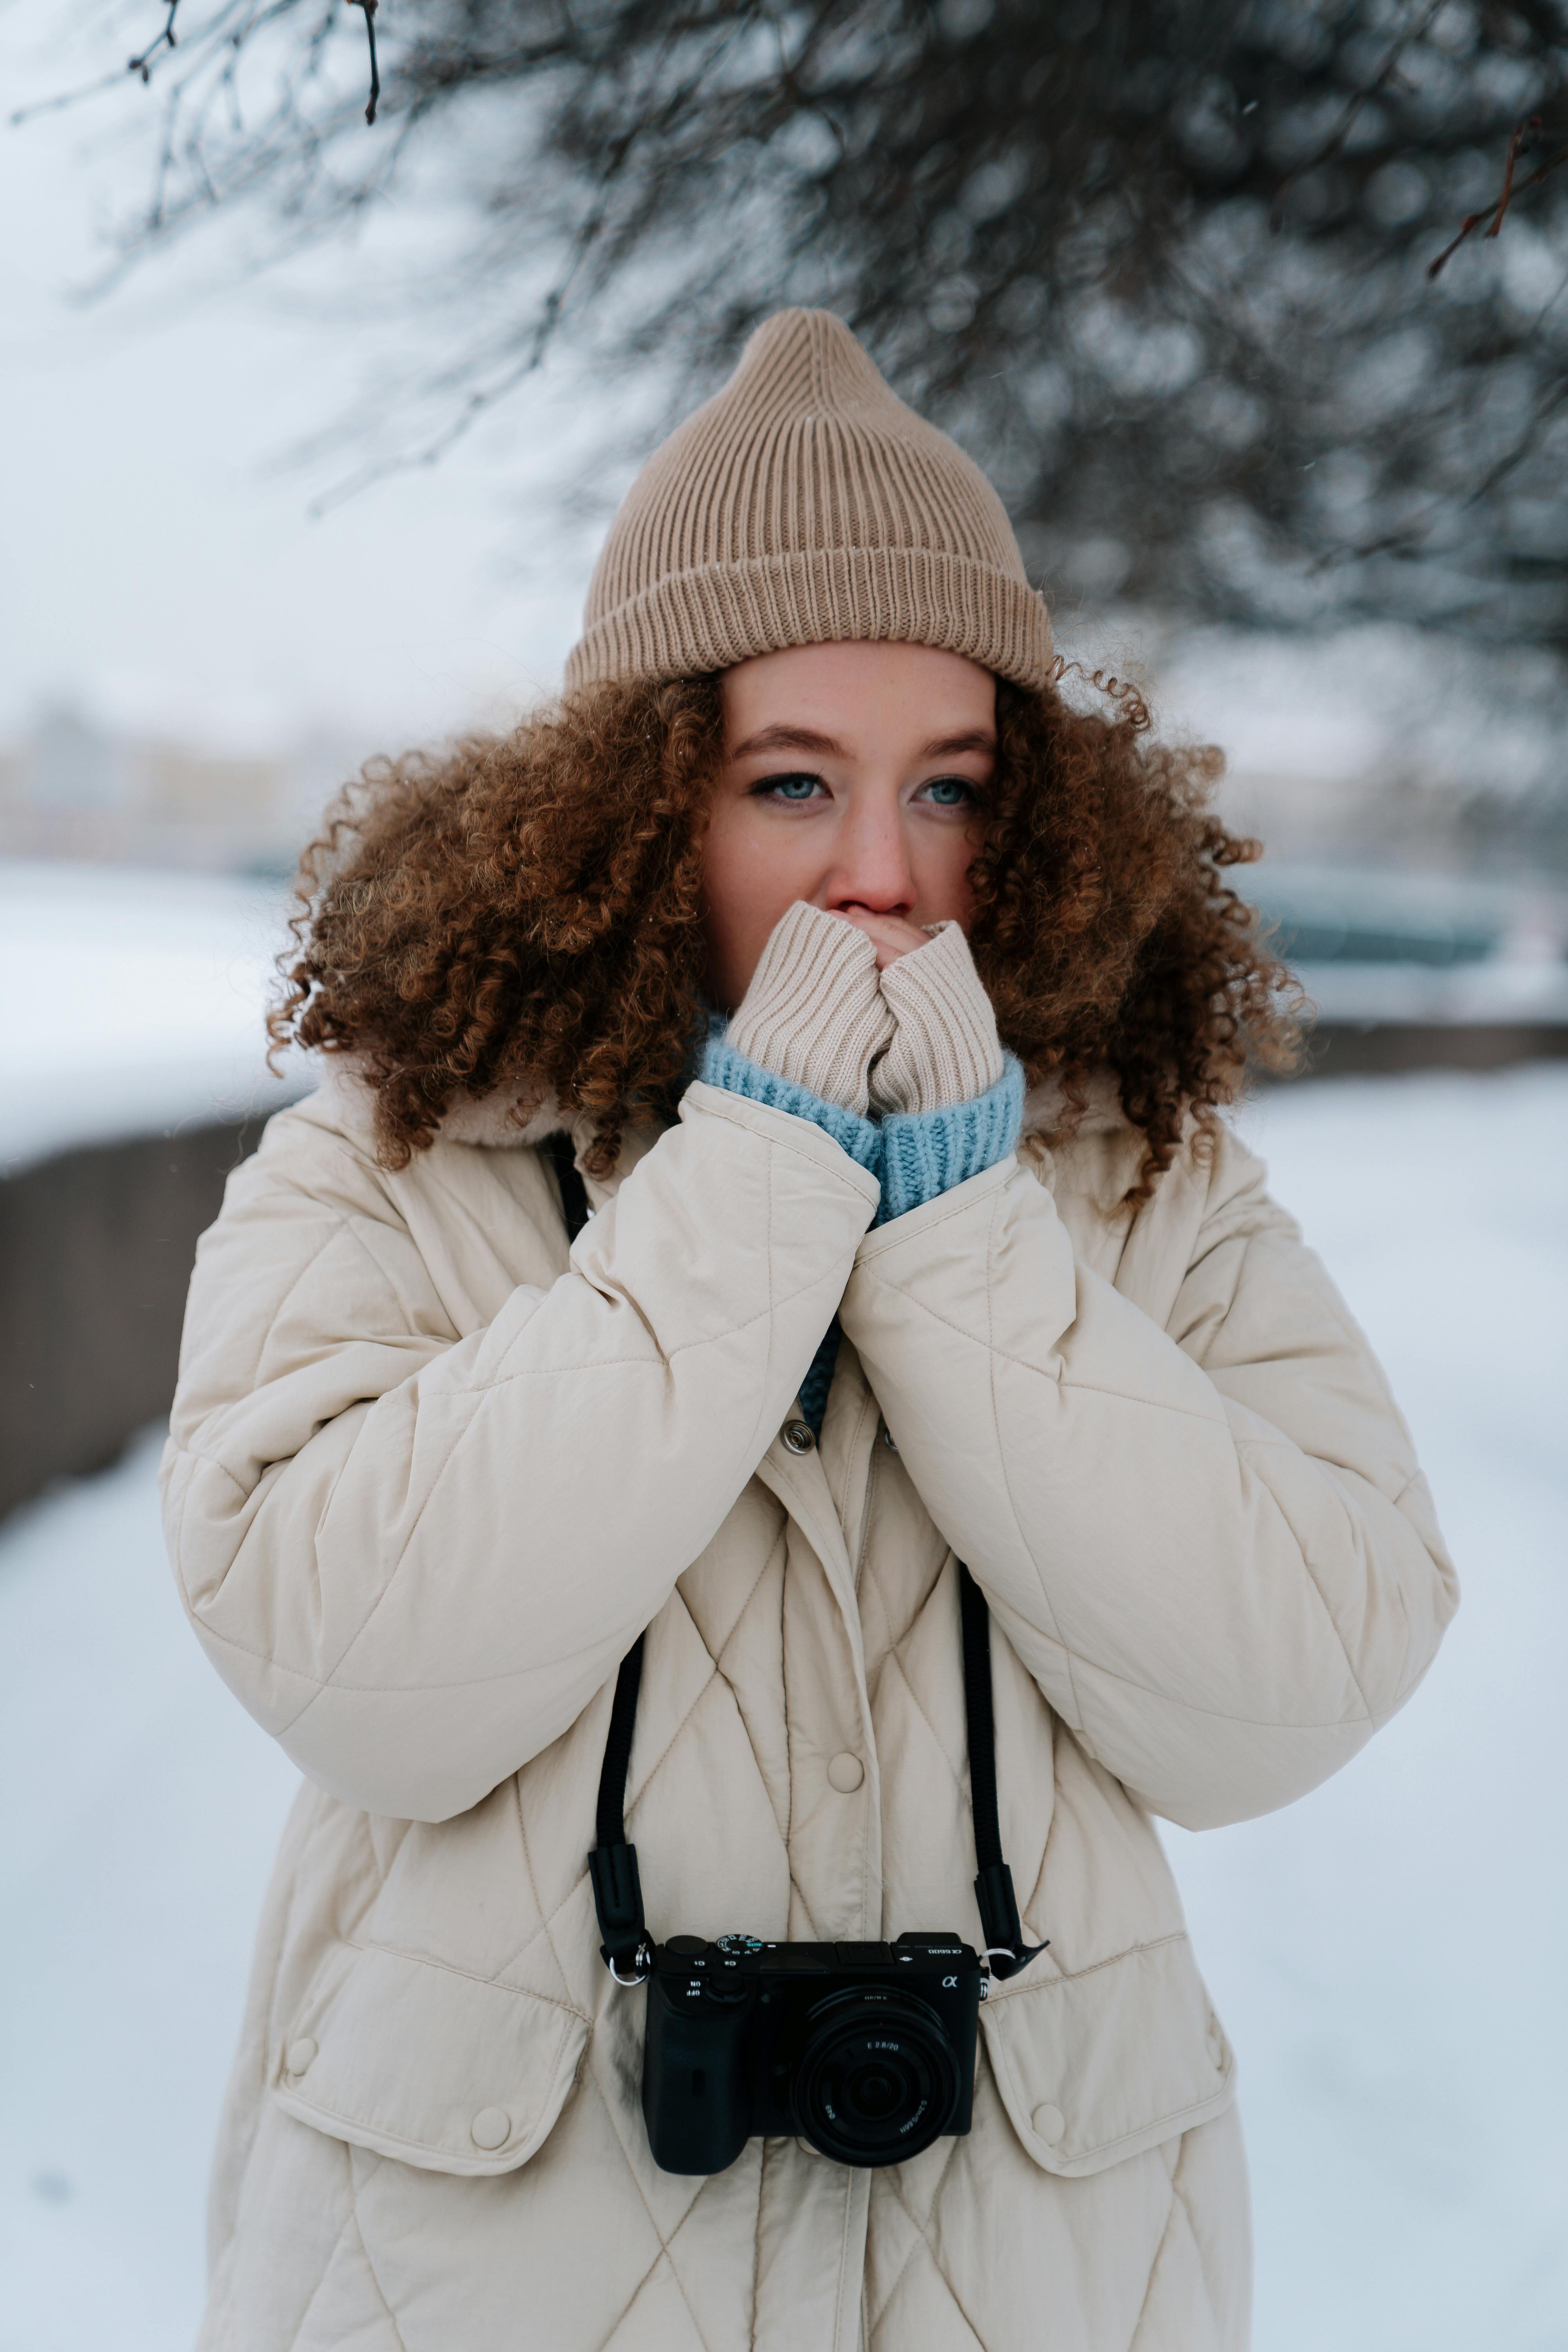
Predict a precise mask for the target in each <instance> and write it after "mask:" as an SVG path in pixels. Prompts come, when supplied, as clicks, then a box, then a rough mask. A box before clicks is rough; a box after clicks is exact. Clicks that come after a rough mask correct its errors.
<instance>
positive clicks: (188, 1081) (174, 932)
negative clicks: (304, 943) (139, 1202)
mask: <svg viewBox="0 0 1568 2352" xmlns="http://www.w3.org/2000/svg"><path fill="white" fill-rule="evenodd" d="M286 920H287V908H286V900H285V894H284V893H283V892H282V891H281V890H280V889H279V887H278V885H277V883H276V882H258V881H247V880H246V879H244V878H243V877H228V876H217V875H196V874H163V873H148V872H143V871H142V870H141V869H140V868H137V867H132V866H74V865H69V864H66V863H63V862H62V863H54V862H51V861H48V860H43V859H40V860H37V861H27V860H24V859H19V858H0V1003H4V1004H5V1008H6V1016H7V1017H6V1027H5V1042H4V1045H0V1175H11V1174H14V1173H15V1172H16V1170H17V1169H19V1168H22V1167H25V1166H26V1165H27V1164H28V1162H29V1161H32V1160H41V1159H45V1158H47V1157H48V1156H49V1155H50V1154H52V1153H54V1152H57V1151H63V1150H68V1149H69V1148H70V1147H71V1146H72V1145H74V1144H79V1143H99V1142H110V1141H113V1140H115V1139H119V1138H121V1137H125V1136H132V1135H154V1134H163V1133H167V1132H168V1131H169V1130H170V1129H174V1128H178V1127H182V1126H210V1125H214V1124H216V1123H218V1122H220V1121H228V1120H232V1119H238V1118H246V1117H247V1116H248V1115H251V1114H254V1115H257V1116H259V1117H264V1116H265V1115H266V1114H267V1113H268V1112H269V1111H272V1110H275V1109H277V1108H279V1105H280V1104H282V1103H284V1102H286V1101H288V1100H289V1098H290V1097H292V1096H293V1095H296V1094H298V1093H299V1092H300V1090H301V1081H300V1078H298V1077H297V1076H284V1077H281V1078H275V1077H273V1076H271V1075H270V1074H269V1073H268V1069H267V1066H266V1058H265V1055H266V1038H265V1035H264V1034H263V1029H262V1021H263V1016H264V1013H265V1008H266V1002H267V995H268V988H269V986H270V984H271V982H272V978H273V969H272V959H273V957H274V956H275V955H276V954H277V952H278V950H279V948H280V947H281V946H282V945H283V944H284V941H285V940H286V938H287V929H286Z"/></svg>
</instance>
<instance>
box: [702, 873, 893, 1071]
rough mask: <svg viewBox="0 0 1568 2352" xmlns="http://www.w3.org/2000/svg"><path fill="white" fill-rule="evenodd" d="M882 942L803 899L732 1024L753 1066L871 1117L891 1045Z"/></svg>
mask: <svg viewBox="0 0 1568 2352" xmlns="http://www.w3.org/2000/svg"><path fill="white" fill-rule="evenodd" d="M879 983H880V974H879V955H878V949H877V943H876V941H875V940H873V939H872V938H871V937H870V936H869V934H868V931H867V930H865V929H861V928H860V926H859V925H858V924H857V923H854V922H851V921H849V920H848V919H847V918H846V917H844V916H843V915H835V914H829V913H828V912H827V910H826V908H822V907H810V906H807V905H806V904H805V901H804V900H801V899H797V900H796V902H795V905H794V906H793V907H791V908H788V909H787V910H786V912H785V913H784V914H783V915H782V916H781V917H780V918H779V920H778V921H777V922H776V923H775V924H774V926H773V931H772V933H771V934H770V936H769V939H768V943H767V945H766V947H765V948H764V949H763V953H762V959H761V961H760V962H759V963H758V965H757V969H756V971H754V972H753V973H752V980H751V984H750V986H749V987H748V988H747V990H746V993H745V995H744V996H743V997H742V1000H741V1003H740V1004H739V1005H738V1006H737V1007H736V1010H735V1014H734V1018H733V1019H732V1020H731V1024H730V1030H729V1042H730V1044H731V1045H732V1046H733V1047H734V1050H735V1051H736V1053H737V1054H743V1055H745V1057H746V1059H747V1061H749V1062H755V1063H757V1064H758V1065H759V1066H761V1067H762V1068H763V1069H764V1070H771V1071H772V1072H773V1075H774V1076H776V1077H781V1078H786V1079H788V1080H789V1082H790V1083H791V1084H792V1085H793V1086H797V1087H805V1090H806V1091H807V1093H809V1094H814V1095H817V1096H819V1097H821V1099H822V1100H823V1101H824V1102H830V1103H837V1105H838V1107H839V1108H840V1109H842V1110H848V1111H853V1112H855V1113H856V1115H857V1116H858V1118H865V1117H866V1115H867V1113H868V1110H869V1108H870V1077H871V1070H872V1066H873V1065H874V1064H875V1063H876V1062H877V1061H878V1060H879V1057H880V1056H881V1055H883V1054H885V1053H886V1051H887V1049H888V1047H889V1045H890V1044H891V1042H892V1036H893V1013H892V1009H891V1007H890V1006H889V1003H888V1002H887V1000H886V999H885V997H884V996H883V994H882V991H881V987H880V984H879Z"/></svg>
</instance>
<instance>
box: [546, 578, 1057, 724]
mask: <svg viewBox="0 0 1568 2352" xmlns="http://www.w3.org/2000/svg"><path fill="white" fill-rule="evenodd" d="M839 639H848V640H851V641H853V642H860V643H864V642H867V641H880V642H884V643H891V644H902V645H917V646H937V647H939V648H941V649H942V651H944V652H947V653H954V654H963V655H965V656H967V657H968V659H969V660H971V661H973V662H978V663H979V664H980V666H981V667H982V668H983V669H989V670H994V672H995V673H996V675H997V676H998V677H1006V678H1011V679H1012V680H1013V681H1014V682H1015V683H1016V685H1019V686H1025V687H1042V686H1045V685H1046V684H1047V683H1048V681H1049V678H1050V674H1051V625H1050V619H1049V616H1048V614H1047V611H1046V607H1045V604H1044V602H1043V600H1042V599H1041V598H1040V597H1039V596H1037V594H1036V593H1035V591H1034V590H1033V589H1032V588H1030V587H1028V586H1026V584H1025V583H1024V582H1023V581H1021V580H1016V579H1013V578H1012V577H1011V576H1010V575H1009V574H1008V573H1006V572H1000V571H998V570H996V569H995V567H994V565H991V564H987V563H980V562H975V561H973V559H972V558H970V557H965V556H957V555H948V554H943V553H941V552H938V551H934V550H931V549H927V548H824V549H819V550H816V551H811V552H808V553H804V554H786V555H769V556H755V557H749V558H746V559H744V560H742V562H738V563H723V564H711V563H710V564H704V565H702V566H701V567H700V568H699V569H694V570H692V571H689V572H668V573H666V574H665V575H664V577H663V578H661V579H659V580H658V581H656V582H655V583H654V584H653V585H652V586H651V587H649V588H647V589H645V590H644V591H643V593H642V594H641V595H640V596H637V597H634V598H632V599H630V600H629V601H628V602H626V604H618V605H616V606H615V607H614V609H613V610H612V611H610V612H608V613H606V614H605V615H604V617H603V618H602V619H601V620H599V621H597V622H595V625H593V627H592V628H590V629H589V630H587V631H586V633H585V634H584V636H583V638H582V639H581V641H580V642H579V643H578V644H577V645H576V646H574V648H573V650H572V653H571V654H570V656H568V658H567V663H566V689H567V692H568V693H572V692H574V690H575V689H576V688H579V687H583V686H591V685H594V684H595V683H596V682H597V681H599V680H600V679H605V678H618V679H626V680H630V679H633V678H639V679H645V680H648V681H654V680H658V679H662V678H672V677H698V676H700V675H701V674H702V673H703V672H705V671H708V670H721V669H729V668H730V667H732V665H733V664H734V663H736V662H741V661H747V660H749V659H750V658H751V657H752V655H754V654H767V653H781V652H783V651H784V650H785V649H786V648H788V647H790V646H819V645H827V644H831V643H834V642H835V641H837V640H839Z"/></svg>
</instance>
